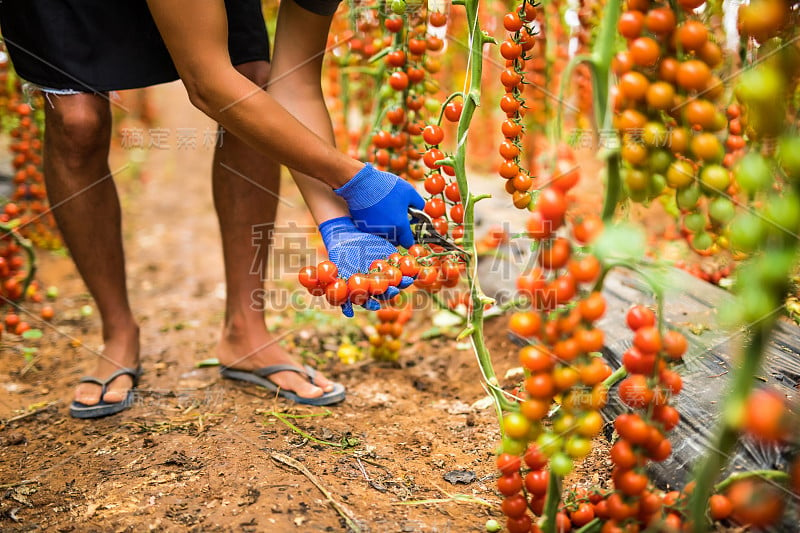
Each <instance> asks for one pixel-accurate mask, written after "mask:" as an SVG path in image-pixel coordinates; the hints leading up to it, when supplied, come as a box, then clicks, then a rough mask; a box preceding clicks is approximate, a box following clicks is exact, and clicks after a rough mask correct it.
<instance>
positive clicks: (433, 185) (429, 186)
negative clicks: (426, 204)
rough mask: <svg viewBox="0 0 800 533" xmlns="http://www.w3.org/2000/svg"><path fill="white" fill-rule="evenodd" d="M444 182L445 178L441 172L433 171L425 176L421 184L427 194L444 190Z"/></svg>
mask: <svg viewBox="0 0 800 533" xmlns="http://www.w3.org/2000/svg"><path fill="white" fill-rule="evenodd" d="M445 183H446V182H445V179H444V178H443V177H442V175H441V174H439V173H433V174H431V175H430V176H428V177H427V178H425V183H424V184H423V185H424V187H425V190H426V191H427V192H428V193H429V194H441V192H442V191H444V187H445Z"/></svg>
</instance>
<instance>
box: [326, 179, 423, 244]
mask: <svg viewBox="0 0 800 533" xmlns="http://www.w3.org/2000/svg"><path fill="white" fill-rule="evenodd" d="M334 192H336V194H338V195H339V196H341V197H342V198H344V199H345V201H346V202H347V205H348V207H349V208H350V214H351V215H352V216H353V220H354V221H355V223H356V225H357V227H358V229H359V230H361V231H363V232H365V233H371V234H372V235H377V236H379V237H383V238H384V239H387V240H389V241H390V242H391V243H392V244H394V245H395V246H396V245H400V246H403V247H404V248H410V247H411V246H412V245H413V244H414V234H413V233H412V231H411V225H410V223H409V220H408V208H409V207H416V208H417V209H424V208H425V200H423V199H422V196H420V195H419V193H418V192H417V191H416V190H415V189H414V187H413V186H412V185H411V184H410V183H408V182H407V181H405V180H403V179H400V178H398V177H397V176H395V175H394V174H391V173H389V172H381V171H380V170H377V169H376V168H375V167H373V166H372V165H370V164H366V165H365V166H364V168H363V169H361V170H360V171H359V172H358V174H356V175H355V176H353V178H352V179H351V180H350V181H348V182H347V183H345V184H344V185H343V186H341V187H340V188H338V189H334Z"/></svg>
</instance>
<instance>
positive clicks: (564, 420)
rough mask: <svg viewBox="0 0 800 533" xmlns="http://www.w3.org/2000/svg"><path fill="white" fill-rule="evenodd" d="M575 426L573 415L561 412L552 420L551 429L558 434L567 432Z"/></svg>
mask: <svg viewBox="0 0 800 533" xmlns="http://www.w3.org/2000/svg"><path fill="white" fill-rule="evenodd" d="M574 426H575V417H574V416H572V415H571V414H569V413H563V414H561V416H559V417H558V419H557V420H556V421H555V422H553V431H554V432H555V433H558V434H560V435H563V434H564V433H568V432H569V431H570V430H572V428H573V427H574Z"/></svg>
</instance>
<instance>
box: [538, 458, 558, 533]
mask: <svg viewBox="0 0 800 533" xmlns="http://www.w3.org/2000/svg"><path fill="white" fill-rule="evenodd" d="M561 481H562V479H561V476H557V475H555V474H553V472H550V481H549V483H548V485H547V500H545V502H544V512H543V514H542V516H544V524H542V532H543V533H556V514H558V504H559V503H561Z"/></svg>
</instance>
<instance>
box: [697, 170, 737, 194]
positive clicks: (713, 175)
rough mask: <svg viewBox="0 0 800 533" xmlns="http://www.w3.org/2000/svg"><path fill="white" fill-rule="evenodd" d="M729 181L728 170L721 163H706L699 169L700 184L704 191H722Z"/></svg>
mask: <svg viewBox="0 0 800 533" xmlns="http://www.w3.org/2000/svg"><path fill="white" fill-rule="evenodd" d="M730 183H731V176H730V172H729V171H728V169H727V168H725V167H723V166H722V165H716V164H714V165H706V166H704V167H703V170H701V171H700V184H701V185H702V186H703V188H704V189H705V190H706V191H709V192H713V193H722V192H725V190H726V189H727V188H728V185H730Z"/></svg>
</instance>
